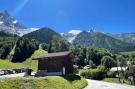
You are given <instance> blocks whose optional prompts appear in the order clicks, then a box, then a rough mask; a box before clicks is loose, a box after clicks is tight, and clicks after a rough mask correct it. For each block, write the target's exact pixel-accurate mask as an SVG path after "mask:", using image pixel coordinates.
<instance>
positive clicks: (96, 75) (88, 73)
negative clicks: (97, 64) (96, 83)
mask: <svg viewBox="0 0 135 89" xmlns="http://www.w3.org/2000/svg"><path fill="white" fill-rule="evenodd" d="M80 75H81V76H83V77H85V78H88V79H95V80H102V79H104V77H105V72H104V71H102V70H100V69H88V70H81V71H80Z"/></svg>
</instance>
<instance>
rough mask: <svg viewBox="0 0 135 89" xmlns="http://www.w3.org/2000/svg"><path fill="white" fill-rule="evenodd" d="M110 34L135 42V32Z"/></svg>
mask: <svg viewBox="0 0 135 89" xmlns="http://www.w3.org/2000/svg"><path fill="white" fill-rule="evenodd" d="M109 36H112V37H114V38H116V39H119V40H122V41H125V42H128V43H134V44H135V32H131V33H121V34H111V35H109Z"/></svg>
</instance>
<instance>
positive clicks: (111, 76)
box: [107, 71, 116, 78]
mask: <svg viewBox="0 0 135 89" xmlns="http://www.w3.org/2000/svg"><path fill="white" fill-rule="evenodd" d="M107 77H108V78H116V72H112V71H108V72H107Z"/></svg>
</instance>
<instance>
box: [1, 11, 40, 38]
mask: <svg viewBox="0 0 135 89" xmlns="http://www.w3.org/2000/svg"><path fill="white" fill-rule="evenodd" d="M37 29H38V28H27V27H25V26H24V25H22V24H20V23H19V21H18V20H17V19H15V18H14V17H12V16H11V15H10V14H9V13H8V12H7V11H3V12H0V31H3V32H6V33H10V34H16V35H19V36H22V35H24V34H27V33H29V32H32V31H35V30H37Z"/></svg>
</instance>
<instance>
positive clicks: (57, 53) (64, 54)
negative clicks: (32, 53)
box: [33, 51, 71, 60]
mask: <svg viewBox="0 0 135 89" xmlns="http://www.w3.org/2000/svg"><path fill="white" fill-rule="evenodd" d="M70 53H71V51H64V52H56V53H48V54H47V55H45V56H41V57H38V58H34V59H33V60H36V59H41V58H52V57H63V56H67V55H69V54H70Z"/></svg>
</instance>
